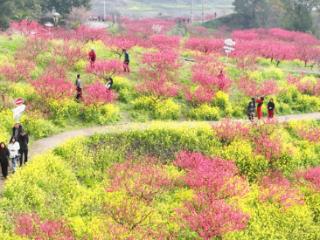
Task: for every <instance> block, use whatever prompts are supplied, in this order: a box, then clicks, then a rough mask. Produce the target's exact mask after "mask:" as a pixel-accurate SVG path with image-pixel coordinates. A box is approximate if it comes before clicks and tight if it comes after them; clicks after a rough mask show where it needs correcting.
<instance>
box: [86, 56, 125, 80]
mask: <svg viewBox="0 0 320 240" xmlns="http://www.w3.org/2000/svg"><path fill="white" fill-rule="evenodd" d="M122 67H123V66H122V62H121V61H119V60H100V61H97V62H96V63H95V65H94V67H91V65H88V66H87V72H88V73H92V74H94V75H96V76H97V77H99V78H103V79H107V78H109V77H112V76H114V75H116V74H120V73H121V72H122V71H123V69H122Z"/></svg>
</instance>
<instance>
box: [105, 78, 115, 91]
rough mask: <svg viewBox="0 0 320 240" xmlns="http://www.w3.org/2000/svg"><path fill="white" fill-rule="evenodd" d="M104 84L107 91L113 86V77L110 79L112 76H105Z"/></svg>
mask: <svg viewBox="0 0 320 240" xmlns="http://www.w3.org/2000/svg"><path fill="white" fill-rule="evenodd" d="M105 86H106V89H107V91H108V90H111V89H112V86H113V79H112V77H109V78H107V83H106V85H105Z"/></svg>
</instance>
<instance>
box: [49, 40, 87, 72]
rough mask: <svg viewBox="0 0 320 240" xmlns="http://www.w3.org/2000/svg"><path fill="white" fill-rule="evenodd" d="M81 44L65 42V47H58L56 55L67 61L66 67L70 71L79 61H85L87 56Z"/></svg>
mask: <svg viewBox="0 0 320 240" xmlns="http://www.w3.org/2000/svg"><path fill="white" fill-rule="evenodd" d="M82 49H83V46H82V45H81V44H75V43H72V44H71V43H70V42H64V43H63V45H59V46H56V47H55V49H54V54H55V55H59V56H61V57H63V58H64V59H65V61H64V66H66V67H67V68H68V69H70V68H72V67H73V66H74V65H75V64H76V63H77V62H78V61H79V60H81V59H84V58H85V57H86V54H85V53H84V52H83V51H82Z"/></svg>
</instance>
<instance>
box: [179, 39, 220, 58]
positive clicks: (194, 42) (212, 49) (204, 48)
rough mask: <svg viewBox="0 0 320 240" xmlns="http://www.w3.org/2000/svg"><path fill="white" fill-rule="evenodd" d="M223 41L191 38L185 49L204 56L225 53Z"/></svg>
mask: <svg viewBox="0 0 320 240" xmlns="http://www.w3.org/2000/svg"><path fill="white" fill-rule="evenodd" d="M223 46H224V41H223V39H211V38H190V39H189V40H188V41H187V42H186V45H185V47H186V48H187V49H190V50H194V51H199V52H201V53H204V54H210V53H221V52H222V51H223Z"/></svg>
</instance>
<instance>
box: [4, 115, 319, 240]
mask: <svg viewBox="0 0 320 240" xmlns="http://www.w3.org/2000/svg"><path fill="white" fill-rule="evenodd" d="M310 126H313V127H314V128H317V129H320V126H319V123H316V122H309V123H301V122H292V123H288V124H283V125H276V124H272V123H268V124H261V125H259V126H254V125H246V124H240V123H237V122H231V121H228V122H225V123H223V124H222V125H221V126H210V125H208V124H200V123H198V124H191V123H183V124H181V123H180V124H178V123H172V124H167V123H154V124H151V125H150V126H149V127H147V128H146V129H144V130H142V129H141V130H133V131H123V132H121V131H119V132H118V133H114V134H107V135H97V136H93V137H91V138H88V139H85V138H81V139H75V140H72V141H70V142H67V143H65V144H64V145H63V146H61V147H59V148H57V149H55V150H54V152H53V153H49V154H45V155H43V156H39V157H36V158H35V159H34V160H33V161H32V162H31V163H30V164H29V165H28V166H26V167H25V168H23V169H22V170H20V171H18V172H17V173H16V175H14V176H13V177H11V178H10V180H9V181H8V182H7V184H6V186H5V190H4V193H3V198H2V199H1V200H0V208H1V209H2V210H1V214H0V223H1V226H2V227H1V231H0V236H1V238H4V239H23V237H26V239H70V240H71V239H106V238H107V239H109V238H110V239H128V238H130V239H162V238H164V239H225V240H232V239H240V240H241V239H246V240H247V239H257V238H259V239H275V240H276V239H297V240H298V239H301V238H302V237H306V238H307V239H311V240H317V239H318V238H319V221H320V215H319V214H320V210H319V200H320V199H319V198H320V195H319V167H316V166H319V159H320V158H319V157H320V156H319V152H320V151H319V146H320V145H319V144H320V143H319V139H318V140H317V141H315V142H312V143H309V142H308V140H304V139H301V138H300V137H299V135H298V133H299V131H300V129H301V128H306V127H310ZM229 128H231V129H238V130H237V133H234V132H233V131H229V133H226V134H225V135H221V132H222V131H221V129H229ZM219 130H220V131H219ZM259 130H262V131H259ZM261 136H264V137H268V138H269V139H273V138H274V137H275V136H276V137H277V139H279V138H281V147H280V148H278V149H275V150H274V151H275V152H276V154H275V155H274V156H273V158H272V159H271V158H270V157H269V156H268V155H266V154H265V153H264V152H260V150H259V145H257V144H258V143H257V142H256V139H257V138H258V137H261ZM271 147H272V146H271ZM272 148H273V147H272ZM26 183H28V184H26ZM292 229H294V231H292Z"/></svg>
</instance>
